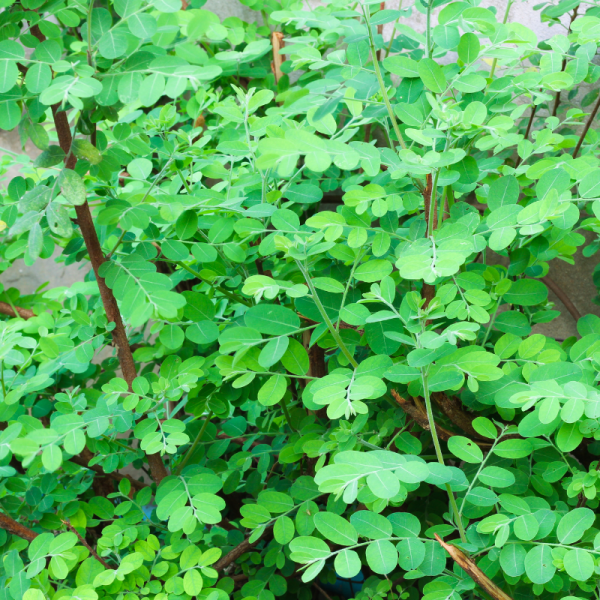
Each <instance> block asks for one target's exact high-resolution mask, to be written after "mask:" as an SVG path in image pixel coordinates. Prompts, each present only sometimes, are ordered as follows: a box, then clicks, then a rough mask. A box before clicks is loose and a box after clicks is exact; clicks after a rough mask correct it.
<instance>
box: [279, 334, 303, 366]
mask: <svg viewBox="0 0 600 600" xmlns="http://www.w3.org/2000/svg"><path fill="white" fill-rule="evenodd" d="M281 364H282V365H283V366H284V367H285V368H286V369H287V370H288V371H289V372H290V373H293V374H294V375H306V374H307V373H308V370H309V368H310V361H309V358H308V352H307V351H306V350H305V348H304V346H303V345H302V344H301V343H300V342H298V341H296V340H295V339H294V338H289V344H288V347H287V349H286V351H285V353H284V355H283V356H282V357H281Z"/></svg>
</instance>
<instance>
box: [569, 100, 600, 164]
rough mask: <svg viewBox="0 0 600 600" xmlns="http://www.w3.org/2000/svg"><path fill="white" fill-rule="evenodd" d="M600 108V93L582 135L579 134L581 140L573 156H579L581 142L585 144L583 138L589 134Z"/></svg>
mask: <svg viewBox="0 0 600 600" xmlns="http://www.w3.org/2000/svg"><path fill="white" fill-rule="evenodd" d="M599 108H600V95H599V96H598V100H596V104H594V108H593V110H592V112H591V113H590V116H589V117H588V120H587V121H586V123H585V125H584V127H583V131H582V132H581V135H580V136H579V140H578V141H577V146H575V150H573V158H577V155H578V154H579V150H580V149H581V144H583V140H584V139H585V136H586V135H587V132H588V130H589V128H590V127H591V125H592V122H593V121H594V119H595V118H596V113H597V112H598V109H599Z"/></svg>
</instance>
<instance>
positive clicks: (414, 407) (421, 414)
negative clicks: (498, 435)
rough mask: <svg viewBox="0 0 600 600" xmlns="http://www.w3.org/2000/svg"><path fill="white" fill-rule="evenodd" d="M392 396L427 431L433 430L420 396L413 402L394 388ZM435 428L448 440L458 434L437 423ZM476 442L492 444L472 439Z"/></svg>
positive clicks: (485, 444) (483, 446)
mask: <svg viewBox="0 0 600 600" xmlns="http://www.w3.org/2000/svg"><path fill="white" fill-rule="evenodd" d="M392 396H393V397H394V400H396V402H397V403H398V406H399V407H400V408H401V409H402V410H403V411H404V412H405V413H406V414H407V415H408V416H409V417H411V418H412V419H413V421H414V422H415V423H416V424H417V425H419V427H421V428H422V429H425V430H426V431H431V427H430V425H429V419H428V417H427V413H426V412H425V407H424V406H423V403H422V402H421V400H420V399H419V398H413V401H414V404H413V402H411V401H410V400H407V399H406V398H403V397H402V396H401V395H400V394H399V393H398V392H397V391H396V390H392ZM435 429H436V431H437V435H438V437H439V438H440V439H441V440H443V441H444V442H447V441H448V440H449V439H450V438H451V437H452V436H455V435H458V434H457V433H454V432H452V431H448V429H444V428H443V427H441V426H440V425H438V424H437V423H436V425H435ZM472 441H473V443H474V444H477V445H478V446H480V447H481V448H489V447H490V446H491V444H489V443H487V442H481V441H479V440H472Z"/></svg>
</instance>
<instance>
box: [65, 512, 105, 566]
mask: <svg viewBox="0 0 600 600" xmlns="http://www.w3.org/2000/svg"><path fill="white" fill-rule="evenodd" d="M61 521H62V522H63V523H64V524H65V525H66V526H67V527H68V528H69V529H70V530H71V531H72V532H73V533H74V534H75V535H76V536H77V538H78V539H79V541H80V542H81V544H82V545H83V546H85V547H86V548H87V549H88V550H89V551H90V554H91V555H92V556H93V557H94V558H95V559H96V560H97V561H98V562H99V563H100V564H101V565H103V566H104V568H105V569H112V570H114V568H115V567H111V566H110V565H109V564H108V563H107V562H106V561H105V560H104V559H103V558H102V557H100V556H99V554H98V553H97V552H96V551H95V550H94V549H93V548H92V547H91V546H90V545H89V544H88V543H87V541H86V539H85V538H84V537H83V536H82V535H81V534H80V533H79V531H77V529H75V527H73V525H71V523H70V522H69V521H65V520H64V519H61Z"/></svg>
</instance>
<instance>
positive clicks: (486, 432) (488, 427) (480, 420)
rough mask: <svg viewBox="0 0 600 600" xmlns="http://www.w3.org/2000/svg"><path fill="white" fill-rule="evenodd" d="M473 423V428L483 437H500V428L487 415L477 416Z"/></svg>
mask: <svg viewBox="0 0 600 600" xmlns="http://www.w3.org/2000/svg"><path fill="white" fill-rule="evenodd" d="M471 424H472V425H473V429H475V431H476V432H477V433H478V434H479V435H481V436H483V437H486V438H490V439H492V440H495V439H496V438H497V437H498V429H497V428H496V426H495V425H494V424H493V423H492V422H491V421H490V420H489V419H488V418H487V417H476V418H475V419H473V422H472V423H471Z"/></svg>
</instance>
